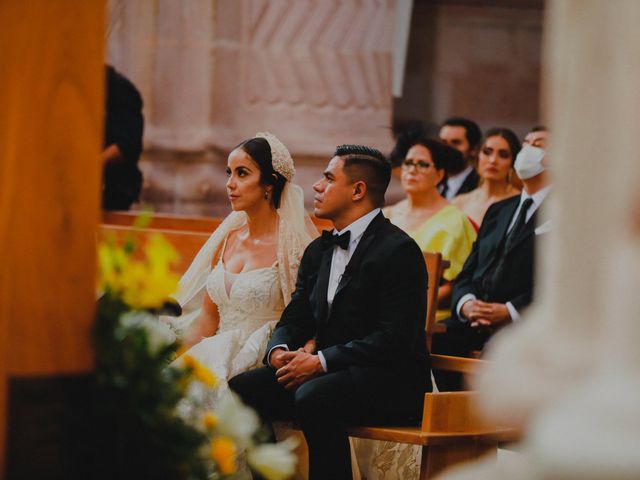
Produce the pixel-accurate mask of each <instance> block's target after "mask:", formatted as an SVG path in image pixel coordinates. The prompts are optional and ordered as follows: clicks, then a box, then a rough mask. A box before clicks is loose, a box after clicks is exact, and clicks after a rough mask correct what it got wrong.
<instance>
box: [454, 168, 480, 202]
mask: <svg viewBox="0 0 640 480" xmlns="http://www.w3.org/2000/svg"><path fill="white" fill-rule="evenodd" d="M479 181H480V176H479V175H478V172H476V169H475V168H474V169H473V170H471V172H469V175H467V178H465V179H464V182H462V185H460V188H459V189H458V191H457V192H456V196H458V195H461V194H463V193H469V192H470V191H471V190H475V189H476V188H477V187H478V182H479Z"/></svg>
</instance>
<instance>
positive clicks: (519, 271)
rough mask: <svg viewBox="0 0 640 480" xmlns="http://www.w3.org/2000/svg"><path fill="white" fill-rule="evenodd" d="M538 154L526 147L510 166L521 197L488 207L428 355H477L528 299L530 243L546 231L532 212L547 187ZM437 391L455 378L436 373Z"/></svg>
mask: <svg viewBox="0 0 640 480" xmlns="http://www.w3.org/2000/svg"><path fill="white" fill-rule="evenodd" d="M544 158H545V156H544V150H542V149H539V148H536V147H531V146H528V145H526V146H525V147H524V148H523V149H522V150H521V152H520V153H519V154H518V157H517V158H516V161H515V165H514V166H515V170H516V173H517V174H518V176H519V177H520V178H521V179H522V182H523V184H524V189H523V191H522V194H521V195H518V196H515V197H511V198H507V199H506V200H502V201H500V202H498V203H494V204H493V205H491V207H489V210H487V213H486V215H485V217H484V220H483V221H482V225H481V226H480V231H479V232H478V239H477V240H476V242H475V243H474V244H473V249H472V251H471V254H470V255H469V258H467V261H466V262H465V264H464V267H463V268H462V272H460V275H458V277H457V278H456V281H455V283H454V286H453V295H452V309H453V312H454V315H453V316H452V317H451V318H450V319H447V320H445V321H444V323H445V324H446V325H447V332H446V333H444V334H436V335H434V337H433V352H434V353H441V354H447V355H459V356H467V355H468V354H469V352H471V351H473V350H481V349H482V348H483V347H484V345H485V342H486V341H487V340H488V339H489V338H490V337H491V335H492V334H493V333H494V332H495V331H496V330H497V329H499V328H501V327H503V326H504V325H506V324H509V323H512V322H517V321H518V320H519V319H520V314H521V312H522V310H523V309H524V308H525V307H526V306H527V305H529V303H531V300H532V298H533V273H534V272H533V267H534V263H535V262H534V249H535V239H536V237H537V236H538V235H540V234H542V233H545V232H547V231H548V230H549V227H550V222H549V221H547V222H544V221H542V220H544V219H542V218H540V215H541V214H540V213H539V212H538V210H539V207H540V206H541V205H542V204H543V202H544V201H545V199H546V197H547V196H548V194H549V191H550V189H551V186H550V184H549V180H548V177H547V172H546V171H545V163H546V161H545V160H544ZM436 380H437V383H438V388H439V389H441V390H455V389H459V388H460V387H461V382H460V379H459V378H455V379H453V378H452V377H451V376H450V375H442V374H436Z"/></svg>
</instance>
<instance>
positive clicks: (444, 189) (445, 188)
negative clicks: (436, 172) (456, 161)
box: [440, 178, 449, 198]
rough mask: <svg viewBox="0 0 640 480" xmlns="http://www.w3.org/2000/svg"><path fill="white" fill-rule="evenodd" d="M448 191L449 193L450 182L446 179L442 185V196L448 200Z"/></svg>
mask: <svg viewBox="0 0 640 480" xmlns="http://www.w3.org/2000/svg"><path fill="white" fill-rule="evenodd" d="M448 191H449V182H448V181H447V179H446V178H445V179H444V180H443V182H442V183H441V184H440V195H442V197H443V198H447V192H448Z"/></svg>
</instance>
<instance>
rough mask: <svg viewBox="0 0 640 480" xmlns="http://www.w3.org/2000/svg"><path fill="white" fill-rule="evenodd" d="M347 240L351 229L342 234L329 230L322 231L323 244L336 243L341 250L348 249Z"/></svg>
mask: <svg viewBox="0 0 640 480" xmlns="http://www.w3.org/2000/svg"><path fill="white" fill-rule="evenodd" d="M349 240H351V231H350V230H347V231H346V232H344V233H343V234H342V235H338V234H337V233H331V232H330V231H329V230H323V231H322V243H323V244H324V245H327V246H329V245H337V246H339V247H340V248H342V249H343V250H348V249H349Z"/></svg>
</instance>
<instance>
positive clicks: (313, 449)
mask: <svg viewBox="0 0 640 480" xmlns="http://www.w3.org/2000/svg"><path fill="white" fill-rule="evenodd" d="M229 386H230V387H231V389H232V390H233V391H235V392H236V393H237V394H238V395H240V397H241V398H242V400H243V401H244V402H245V403H246V404H247V405H249V406H251V407H253V408H254V409H255V410H256V411H257V412H258V414H259V415H260V416H261V417H262V419H263V420H264V421H267V422H270V421H272V420H294V421H296V422H298V424H299V425H300V427H301V428H302V431H303V433H304V436H305V438H306V440H307V443H308V445H309V480H327V479H332V480H342V479H345V480H346V479H351V455H350V451H349V439H348V436H347V433H346V427H347V426H349V425H356V424H369V425H373V424H384V423H409V422H410V421H411V419H412V420H413V421H414V422H415V421H419V420H417V419H418V418H419V416H420V414H421V412H420V408H421V407H422V397H421V396H420V395H418V396H416V392H415V391H413V392H411V393H410V392H395V395H394V397H396V398H394V400H393V401H386V400H388V399H387V398H382V399H380V398H366V399H365V398H363V396H362V393H361V391H360V389H359V388H357V386H356V385H355V383H354V381H353V378H352V376H351V373H350V372H349V371H348V370H342V371H339V372H334V373H327V374H325V375H322V376H320V377H317V378H314V379H313V380H309V381H308V382H306V383H304V384H302V385H301V386H300V387H298V388H297V389H296V390H295V391H293V392H288V391H286V390H285V389H284V388H283V387H282V386H281V385H280V384H279V383H278V382H277V380H276V377H275V370H273V369H272V368H269V367H263V368H259V369H257V370H251V371H248V372H245V373H242V374H240V375H238V376H236V377H234V378H232V379H231V380H229ZM381 397H385V394H384V393H381ZM380 400H382V401H380Z"/></svg>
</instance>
